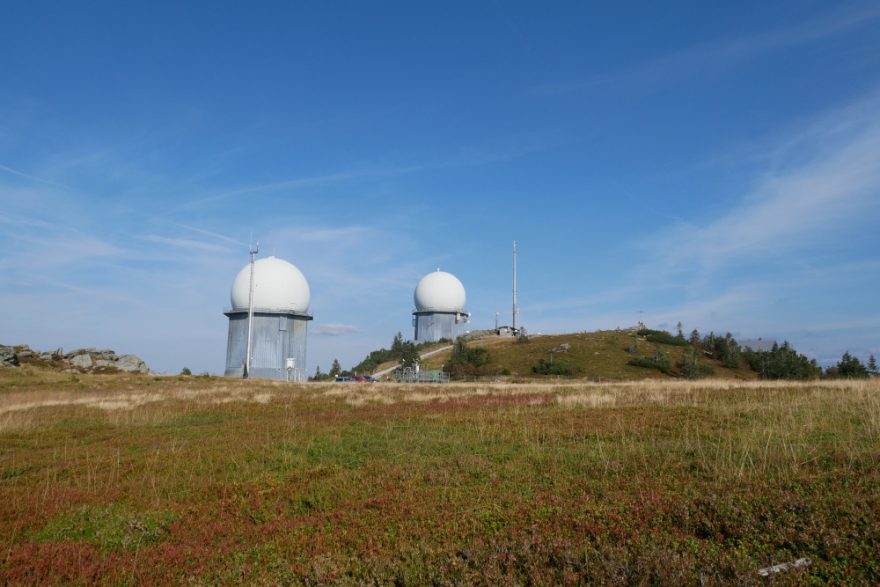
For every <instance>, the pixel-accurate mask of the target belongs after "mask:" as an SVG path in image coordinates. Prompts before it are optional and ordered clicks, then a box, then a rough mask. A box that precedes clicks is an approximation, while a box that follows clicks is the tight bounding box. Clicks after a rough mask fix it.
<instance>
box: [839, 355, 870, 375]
mask: <svg viewBox="0 0 880 587" xmlns="http://www.w3.org/2000/svg"><path fill="white" fill-rule="evenodd" d="M837 375H838V376H839V377H844V378H847V379H865V378H867V377H868V369H866V368H865V366H864V365H862V362H861V361H859V359H858V357H854V356H852V355H851V354H849V352H845V353H843V357H841V358H840V362H838V363H837Z"/></svg>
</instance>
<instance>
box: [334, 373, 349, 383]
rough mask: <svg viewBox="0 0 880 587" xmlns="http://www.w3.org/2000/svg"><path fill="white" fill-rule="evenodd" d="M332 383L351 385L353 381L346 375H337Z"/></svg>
mask: <svg viewBox="0 0 880 587" xmlns="http://www.w3.org/2000/svg"><path fill="white" fill-rule="evenodd" d="M333 381H334V382H336V383H352V382H353V381H354V379H352V378H351V377H349V376H348V375H337V376H336V379H334V380H333Z"/></svg>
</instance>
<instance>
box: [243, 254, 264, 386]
mask: <svg viewBox="0 0 880 587" xmlns="http://www.w3.org/2000/svg"><path fill="white" fill-rule="evenodd" d="M250 251H251V285H250V292H249V293H248V325H247V326H248V334H247V354H246V355H245V357H244V373H242V378H243V379H247V378H249V377H250V375H251V341H252V340H253V336H254V264H255V263H256V261H257V253H259V252H260V243H257V246H255V247H254V246H252V247H251V248H250Z"/></svg>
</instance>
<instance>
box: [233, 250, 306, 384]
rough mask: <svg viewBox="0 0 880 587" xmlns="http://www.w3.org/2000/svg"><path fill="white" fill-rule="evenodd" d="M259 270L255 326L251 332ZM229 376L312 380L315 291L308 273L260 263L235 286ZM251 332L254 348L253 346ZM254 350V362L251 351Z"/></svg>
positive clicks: (274, 261)
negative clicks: (309, 338)
mask: <svg viewBox="0 0 880 587" xmlns="http://www.w3.org/2000/svg"><path fill="white" fill-rule="evenodd" d="M252 267H253V321H252V324H251V325H250V328H248V314H249V309H250V306H251V268H252ZM230 298H231V301H232V308H231V309H229V310H227V311H226V312H224V314H225V315H226V316H228V317H229V338H228V343H227V347H226V375H227V376H229V377H242V376H243V375H244V372H245V369H246V366H248V367H250V369H249V371H248V377H262V378H268V379H279V380H289V381H304V380H305V379H306V376H305V372H306V371H305V369H306V335H307V332H308V323H309V320H311V319H312V316H311V314H309V313H308V311H309V303H310V302H311V290H310V289H309V282H308V281H306V278H305V276H304V275H303V274H302V272H301V271H300V270H299V269H297V268H296V267H295V266H294V265H292V264H291V263H288V262H287V261H285V260H283V259H278V258H276V257H266V258H264V259H258V260H257V261H255V262H254V263H253V265H251V264H250V263H248V264H247V265H245V266H244V268H242V270H241V271H239V273H238V275H237V276H236V277H235V281H233V283H232V293H231V296H230ZM248 332H250V345H248ZM248 346H250V349H251V353H250V354H251V356H250V361H248V360H247V349H248Z"/></svg>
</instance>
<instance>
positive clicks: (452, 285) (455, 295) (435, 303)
mask: <svg viewBox="0 0 880 587" xmlns="http://www.w3.org/2000/svg"><path fill="white" fill-rule="evenodd" d="M413 300H414V301H415V304H416V310H417V311H419V312H427V311H431V310H433V311H437V312H461V311H463V310H464V304H465V301H466V300H467V297H466V295H465V291H464V286H463V285H462V284H461V282H460V281H459V280H458V278H457V277H456V276H455V275H453V274H451V273H447V272H445V271H440V270H439V269H438V270H437V271H435V272H434V273H428V274H427V275H425V276H424V277H423V278H422V280H421V281H419V284H418V285H417V286H416V291H415V294H414V295H413Z"/></svg>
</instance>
